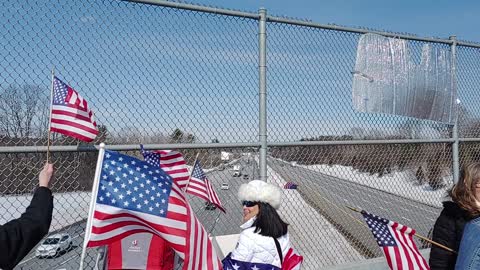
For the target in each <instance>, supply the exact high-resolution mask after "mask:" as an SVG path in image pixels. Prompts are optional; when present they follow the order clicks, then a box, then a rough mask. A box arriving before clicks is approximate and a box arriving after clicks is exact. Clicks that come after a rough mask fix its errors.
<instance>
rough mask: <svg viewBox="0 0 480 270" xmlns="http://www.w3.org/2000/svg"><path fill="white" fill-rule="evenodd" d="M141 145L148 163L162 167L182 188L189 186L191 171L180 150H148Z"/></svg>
mask: <svg viewBox="0 0 480 270" xmlns="http://www.w3.org/2000/svg"><path fill="white" fill-rule="evenodd" d="M140 147H141V152H142V155H143V158H144V159H145V161H146V162H147V163H149V164H151V165H153V166H156V167H160V168H162V170H164V171H165V172H167V173H168V174H169V175H170V176H171V177H172V178H173V180H174V181H175V182H176V183H177V185H178V186H179V187H180V188H181V189H184V188H185V186H187V183H188V178H189V176H190V173H189V172H188V169H187V163H186V162H185V159H184V158H183V155H182V154H181V153H180V152H177V151H170V150H157V151H147V150H145V149H143V145H141V146H140Z"/></svg>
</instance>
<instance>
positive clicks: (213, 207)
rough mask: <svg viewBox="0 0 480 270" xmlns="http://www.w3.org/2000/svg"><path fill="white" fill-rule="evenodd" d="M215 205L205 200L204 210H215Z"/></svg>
mask: <svg viewBox="0 0 480 270" xmlns="http://www.w3.org/2000/svg"><path fill="white" fill-rule="evenodd" d="M216 208H217V207H216V206H215V204H213V203H210V202H205V210H215V209H216Z"/></svg>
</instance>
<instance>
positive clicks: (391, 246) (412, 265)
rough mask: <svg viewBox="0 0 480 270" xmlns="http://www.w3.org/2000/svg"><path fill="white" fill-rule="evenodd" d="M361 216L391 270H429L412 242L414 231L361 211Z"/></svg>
mask: <svg viewBox="0 0 480 270" xmlns="http://www.w3.org/2000/svg"><path fill="white" fill-rule="evenodd" d="M361 213H362V215H363V218H364V219H365V221H366V222H367V225H368V227H369V228H370V231H371V232H372V234H373V237H375V240H376V241H377V244H378V246H379V247H380V248H381V249H382V251H383V253H384V254H385V258H386V259H387V263H388V266H389V267H390V269H392V270H413V269H415V270H429V269H430V267H429V266H428V264H427V262H426V261H425V259H424V258H423V257H422V255H421V254H420V251H419V250H418V248H417V245H415V242H414V241H413V236H414V235H415V230H414V229H412V228H409V227H407V226H404V225H402V224H399V223H397V222H393V221H390V220H387V219H384V218H381V217H378V216H376V215H373V214H370V213H367V212H366V211H363V210H362V212H361Z"/></svg>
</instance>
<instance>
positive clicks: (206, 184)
mask: <svg viewBox="0 0 480 270" xmlns="http://www.w3.org/2000/svg"><path fill="white" fill-rule="evenodd" d="M186 192H187V193H189V194H192V195H195V196H197V197H200V198H202V199H204V200H205V201H207V202H211V203H213V204H215V205H216V206H217V207H218V208H219V209H220V210H222V211H223V212H225V209H224V208H223V206H222V202H220V198H218V195H217V193H216V192H215V190H214V189H213V186H212V183H211V182H210V180H208V178H207V176H206V175H205V172H204V171H203V169H202V167H201V166H200V162H198V160H197V161H196V162H195V164H194V165H193V169H192V176H191V177H190V181H189V182H188V186H187V190H186Z"/></svg>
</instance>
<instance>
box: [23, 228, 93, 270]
mask: <svg viewBox="0 0 480 270" xmlns="http://www.w3.org/2000/svg"><path fill="white" fill-rule="evenodd" d="M85 225H86V221H82V222H78V223H75V224H72V225H70V226H67V227H65V228H63V229H61V230H60V231H58V232H56V233H68V234H70V236H71V237H72V238H73V245H72V248H71V249H70V250H68V251H66V252H62V253H61V254H59V255H58V256H56V257H54V258H42V259H40V258H37V257H35V250H36V249H37V247H35V248H33V250H32V251H31V252H30V253H29V254H28V255H27V256H26V257H25V258H24V259H23V260H22V261H21V262H20V263H19V264H18V265H17V267H15V269H18V270H20V269H22V270H27V269H32V270H33V269H49V270H50V269H52V270H55V269H57V270H60V269H64V270H67V269H68V270H70V269H75V270H77V269H78V268H79V267H80V255H81V253H82V245H83V236H84V233H85ZM96 258H97V250H96V249H87V253H86V256H85V266H86V267H85V269H93V267H94V265H95V260H96Z"/></svg>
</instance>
